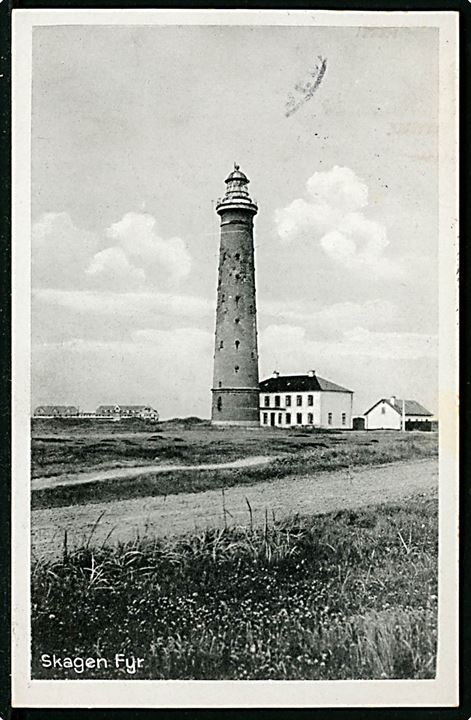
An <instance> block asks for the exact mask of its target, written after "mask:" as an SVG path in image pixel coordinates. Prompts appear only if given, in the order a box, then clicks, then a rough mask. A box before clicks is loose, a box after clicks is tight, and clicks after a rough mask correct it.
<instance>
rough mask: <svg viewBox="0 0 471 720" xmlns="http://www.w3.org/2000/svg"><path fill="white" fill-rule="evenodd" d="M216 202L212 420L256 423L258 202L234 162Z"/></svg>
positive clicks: (220, 422) (230, 423) (246, 423)
mask: <svg viewBox="0 0 471 720" xmlns="http://www.w3.org/2000/svg"><path fill="white" fill-rule="evenodd" d="M225 182H226V194H225V195H224V197H223V198H221V199H219V200H218V201H217V203H216V212H217V214H218V215H219V216H220V218H221V235H220V248H219V275H218V288H217V307H216V333H215V347H214V375H213V388H212V411H211V419H212V422H213V423H214V424H216V425H238V426H242V427H244V426H246V427H250V426H257V425H259V399H258V398H259V388H258V350H257V312H256V302H255V265H254V246H253V219H254V216H255V215H256V214H257V210H258V208H257V204H256V203H255V202H254V201H253V200H252V199H251V197H250V195H249V191H248V187H247V186H248V184H249V180H248V178H247V177H246V176H245V175H244V173H243V172H241V170H240V168H239V166H238V165H236V164H234V170H233V171H232V172H231V173H230V175H229V176H228V177H227V179H226V181H225Z"/></svg>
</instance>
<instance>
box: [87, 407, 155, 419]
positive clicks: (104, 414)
mask: <svg viewBox="0 0 471 720" xmlns="http://www.w3.org/2000/svg"><path fill="white" fill-rule="evenodd" d="M95 415H96V417H97V418H101V419H109V420H125V419H129V418H140V419H142V420H154V421H156V420H158V419H159V413H158V412H157V410H154V408H152V407H150V406H149V405H100V406H99V407H97V409H96V414H95Z"/></svg>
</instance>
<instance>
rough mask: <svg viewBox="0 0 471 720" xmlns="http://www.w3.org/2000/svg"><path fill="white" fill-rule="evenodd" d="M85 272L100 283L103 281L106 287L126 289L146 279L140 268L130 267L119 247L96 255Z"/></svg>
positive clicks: (107, 249)
mask: <svg viewBox="0 0 471 720" xmlns="http://www.w3.org/2000/svg"><path fill="white" fill-rule="evenodd" d="M85 272H86V274H87V275H90V276H91V277H94V278H97V279H98V280H100V281H102V280H104V281H105V283H106V284H107V285H109V284H110V283H111V284H116V286H117V287H121V288H123V287H124V288H126V289H128V288H132V287H134V286H139V285H142V284H143V283H144V281H145V277H146V275H145V272H144V270H142V268H137V267H134V266H133V265H131V263H130V262H129V260H128V258H127V256H126V253H125V252H124V250H123V249H122V248H120V247H111V248H106V250H101V252H99V253H96V255H94V256H93V258H92V261H91V262H90V264H89V266H88V268H87V269H86V271H85Z"/></svg>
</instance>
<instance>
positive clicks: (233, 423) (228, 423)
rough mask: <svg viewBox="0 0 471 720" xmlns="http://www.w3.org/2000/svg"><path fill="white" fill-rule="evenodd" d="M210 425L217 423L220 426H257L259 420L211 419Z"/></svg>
mask: <svg viewBox="0 0 471 720" xmlns="http://www.w3.org/2000/svg"><path fill="white" fill-rule="evenodd" d="M211 425H218V426H220V427H247V428H253V427H259V426H260V422H259V421H258V420H211Z"/></svg>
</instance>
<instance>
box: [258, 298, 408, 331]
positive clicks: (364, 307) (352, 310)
mask: <svg viewBox="0 0 471 720" xmlns="http://www.w3.org/2000/svg"><path fill="white" fill-rule="evenodd" d="M260 315H261V317H262V318H276V320H277V321H278V322H279V321H284V322H286V323H292V324H296V325H299V326H302V327H303V328H304V329H306V330H308V331H309V332H310V333H311V334H314V333H315V334H317V335H319V334H320V335H321V336H322V337H331V336H338V335H339V333H342V332H344V331H346V330H349V329H351V328H352V327H358V326H360V327H365V328H378V327H380V328H383V327H384V326H385V324H389V323H392V322H394V321H395V320H396V318H397V317H398V309H397V306H396V305H395V304H394V303H392V302H391V301H389V300H380V299H376V300H367V301H366V302H363V303H355V302H342V303H332V304H330V305H320V304H316V303H311V302H301V301H296V302H293V301H287V302H286V301H271V302H268V303H262V304H261V305H260ZM283 327H284V326H283Z"/></svg>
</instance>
